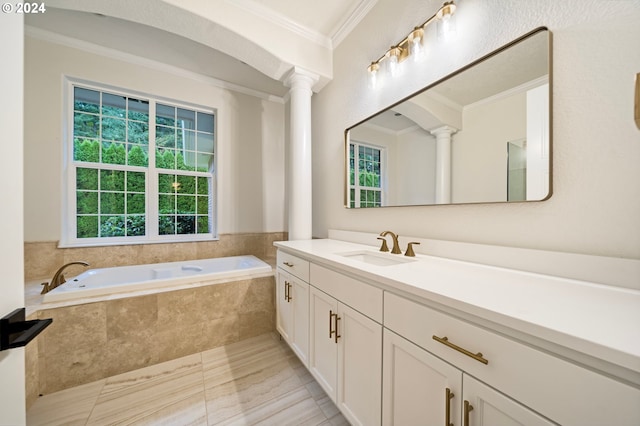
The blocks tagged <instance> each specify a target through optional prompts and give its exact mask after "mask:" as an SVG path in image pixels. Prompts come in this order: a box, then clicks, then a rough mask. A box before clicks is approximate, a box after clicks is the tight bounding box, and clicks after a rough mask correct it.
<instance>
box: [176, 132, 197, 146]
mask: <svg viewBox="0 0 640 426" xmlns="http://www.w3.org/2000/svg"><path fill="white" fill-rule="evenodd" d="M178 135H182V136H181V138H179V139H180V140H181V141H182V143H180V144H178V146H177V148H180V149H183V150H189V151H195V150H196V132H194V131H191V130H180V129H178Z"/></svg>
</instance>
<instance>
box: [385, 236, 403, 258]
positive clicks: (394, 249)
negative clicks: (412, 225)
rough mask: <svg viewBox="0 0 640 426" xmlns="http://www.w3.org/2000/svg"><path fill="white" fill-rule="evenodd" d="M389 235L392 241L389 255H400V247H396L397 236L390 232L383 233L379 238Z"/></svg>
mask: <svg viewBox="0 0 640 426" xmlns="http://www.w3.org/2000/svg"><path fill="white" fill-rule="evenodd" d="M389 234H390V235H391V239H393V248H392V249H391V253H393V254H402V252H401V251H400V247H398V236H397V235H396V234H394V233H393V232H391V231H384V232H381V233H380V236H381V237H386V236H387V235H389Z"/></svg>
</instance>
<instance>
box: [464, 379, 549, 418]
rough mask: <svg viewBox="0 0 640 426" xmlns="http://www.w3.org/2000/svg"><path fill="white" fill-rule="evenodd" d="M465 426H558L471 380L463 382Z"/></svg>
mask: <svg viewBox="0 0 640 426" xmlns="http://www.w3.org/2000/svg"><path fill="white" fill-rule="evenodd" d="M463 385H464V392H463V407H462V416H463V425H464V426H518V425H527V426H550V425H555V424H556V423H553V422H551V421H549V420H547V419H545V418H544V417H541V416H540V415H538V414H537V413H535V412H533V411H531V410H530V409H528V408H527V407H525V406H524V405H520V404H519V403H518V402H516V401H514V400H512V399H511V398H508V397H507V396H505V395H503V394H501V393H500V392H498V391H496V390H494V389H492V388H490V387H488V386H487V385H485V384H483V383H481V382H479V381H478V380H476V379H474V378H473V377H471V376H467V375H466V374H465V375H464V378H463Z"/></svg>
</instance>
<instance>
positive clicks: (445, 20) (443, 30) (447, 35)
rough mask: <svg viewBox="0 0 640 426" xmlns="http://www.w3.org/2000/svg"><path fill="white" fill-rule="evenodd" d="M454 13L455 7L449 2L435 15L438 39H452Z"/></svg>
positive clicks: (453, 34)
mask: <svg viewBox="0 0 640 426" xmlns="http://www.w3.org/2000/svg"><path fill="white" fill-rule="evenodd" d="M455 11H456V5H455V4H454V3H453V2H452V1H450V2H446V3H445V4H444V5H443V6H442V7H441V8H440V10H439V11H438V13H437V14H436V18H437V19H438V22H437V25H438V39H442V40H448V39H452V38H454V37H455V35H456V21H455V18H454V12H455Z"/></svg>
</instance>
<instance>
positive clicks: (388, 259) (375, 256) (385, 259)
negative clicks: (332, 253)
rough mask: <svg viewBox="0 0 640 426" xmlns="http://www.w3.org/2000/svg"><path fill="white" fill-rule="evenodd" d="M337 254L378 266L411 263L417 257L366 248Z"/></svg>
mask: <svg viewBox="0 0 640 426" xmlns="http://www.w3.org/2000/svg"><path fill="white" fill-rule="evenodd" d="M337 254H338V255H339V256H342V257H345V258H347V259H352V260H357V261H359V262H364V263H368V264H370V265H376V266H391V265H399V264H401V263H409V262H414V261H415V259H411V258H408V257H404V256H402V255H399V254H389V253H379V252H372V251H366V250H362V251H352V252H348V253H337Z"/></svg>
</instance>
